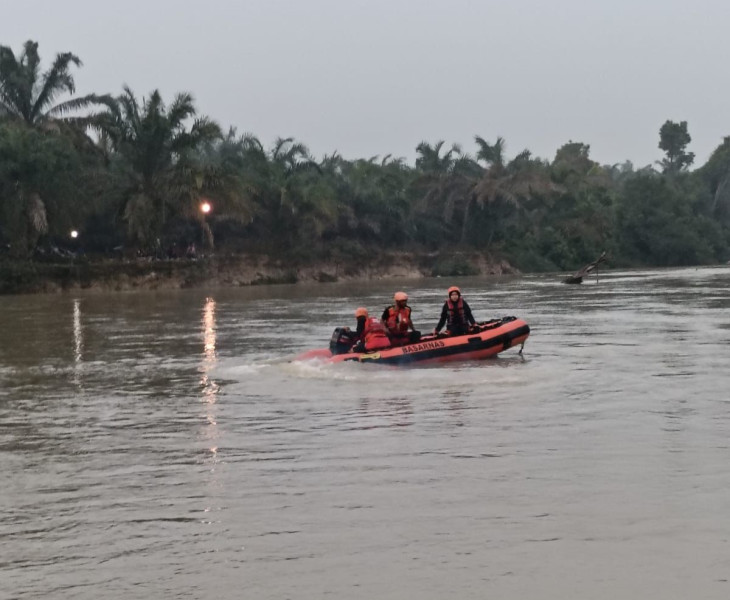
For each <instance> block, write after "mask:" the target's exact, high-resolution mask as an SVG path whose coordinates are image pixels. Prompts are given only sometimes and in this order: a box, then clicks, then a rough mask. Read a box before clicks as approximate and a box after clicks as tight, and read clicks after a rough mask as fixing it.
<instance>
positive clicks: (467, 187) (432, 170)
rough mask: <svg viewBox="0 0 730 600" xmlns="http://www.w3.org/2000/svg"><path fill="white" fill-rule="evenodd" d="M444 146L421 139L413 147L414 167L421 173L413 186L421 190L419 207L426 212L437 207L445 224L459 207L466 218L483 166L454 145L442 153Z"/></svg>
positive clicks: (465, 218) (449, 222)
mask: <svg viewBox="0 0 730 600" xmlns="http://www.w3.org/2000/svg"><path fill="white" fill-rule="evenodd" d="M443 145H444V142H443V141H439V142H437V143H436V144H435V145H434V146H431V145H430V144H428V143H427V142H421V143H420V144H419V145H418V146H417V147H416V151H417V152H418V154H419V156H418V158H417V159H416V168H417V169H418V170H419V171H421V174H420V176H419V177H418V179H417V181H416V184H415V185H416V189H418V188H420V189H422V190H423V192H424V193H423V199H422V206H425V208H426V210H427V211H434V209H435V210H437V211H438V212H439V213H440V218H441V220H442V222H443V223H444V224H445V225H447V226H448V225H450V224H451V222H452V220H453V219H454V214H455V213H456V212H457V211H459V210H460V211H462V212H463V220H464V221H466V220H467V219H468V213H469V206H470V204H471V203H472V197H473V191H474V186H475V184H476V183H477V181H478V180H479V178H480V176H481V174H482V168H481V167H480V166H479V164H478V163H477V161H476V160H474V158H472V157H471V156H469V155H468V154H464V153H462V151H461V148H460V147H459V146H458V145H457V144H453V145H452V146H451V148H450V149H449V150H448V151H446V152H445V153H444V154H443V155H442V154H441V149H442V148H443ZM462 239H463V236H462Z"/></svg>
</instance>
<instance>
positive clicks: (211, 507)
mask: <svg viewBox="0 0 730 600" xmlns="http://www.w3.org/2000/svg"><path fill="white" fill-rule="evenodd" d="M452 283H453V282H452V281H451V280H449V281H445V280H419V281H411V282H397V283H393V282H388V283H377V284H358V285H353V284H348V285H345V284H323V285H319V286H312V287H306V286H272V287H256V288H246V289H237V290H230V289H228V290H206V291H194V290H186V291H175V292H164V293H163V292H159V293H154V292H145V293H119V294H114V295H100V294H94V295H83V294H79V295H63V296H32V297H31V296H25V297H2V298H0V598H53V599H57V598H69V599H70V598H73V599H82V600H85V599H89V600H92V599H93V600H97V599H99V598H123V599H125V600H129V599H133V598H215V599H227V598H244V599H249V598H250V599H255V600H265V599H285V598H291V599H296V600H299V599H320V598H327V597H329V598H336V599H338V600H340V599H342V600H347V599H356V600H361V599H362V600H366V599H367V600H370V599H374V598H377V599H391V598H392V599H396V598H397V599H401V598H409V599H410V598H413V599H425V600H430V599H434V600H435V599H441V598H458V599H471V598H474V599H476V598H520V599H522V598H541V599H552V598H555V599H570V598H576V599H577V598H591V599H598V598H601V599H602V598H605V599H609V598H610V599H621V598H676V599H680V598H699V599H705V598H718V599H721V598H722V599H725V598H728V597H730V583H729V582H728V580H729V579H730V392H729V390H730V376H729V375H728V365H729V359H730V350H729V348H728V343H729V342H730V312H729V310H728V309H729V308H730V268H702V269H685V270H666V271H642V272H636V271H633V272H612V273H606V274H602V275H601V279H600V281H598V283H596V281H595V279H592V280H590V281H587V282H586V283H585V284H584V285H582V286H565V285H561V284H560V283H559V277H557V276H554V275H552V276H547V275H545V276H526V277H520V278H511V279H501V278H496V279H485V278H474V279H464V280H459V281H457V282H456V283H458V284H460V285H461V286H462V289H463V290H464V295H465V298H466V299H467V300H468V301H469V303H470V305H471V307H472V309H473V311H474V313H475V316H476V317H477V319H478V320H486V319H488V318H491V317H498V316H505V315H515V316H519V317H521V318H524V319H525V320H527V321H528V323H529V324H530V325H531V328H532V334H531V336H530V338H529V339H528V341H527V344H526V346H525V350H524V354H523V355H522V356H520V355H519V354H518V353H517V351H516V350H515V349H512V350H510V351H508V352H506V353H504V354H503V355H501V356H500V357H499V358H496V359H492V360H487V361H484V362H478V363H472V364H454V365H450V366H441V367H432V368H410V369H408V368H400V369H398V368H388V367H382V366H377V365H359V364H337V365H327V364H322V363H319V362H289V361H288V359H289V358H291V357H292V356H294V355H296V354H297V353H299V352H301V351H303V350H306V349H309V348H315V347H322V346H326V345H327V342H328V340H329V336H330V333H331V331H332V329H333V327H334V326H335V325H340V324H341V325H350V326H352V325H354V319H353V318H352V312H353V309H354V308H355V307H356V306H359V305H365V306H367V307H369V308H370V309H371V310H372V311H373V312H376V313H377V314H379V313H380V311H382V309H383V307H384V306H385V305H386V304H387V303H388V301H389V299H390V297H391V295H392V293H393V292H394V291H395V290H396V289H400V288H402V289H404V290H405V291H407V292H408V293H409V295H410V297H411V301H410V304H411V305H412V307H413V311H414V321H415V322H416V326H417V327H419V328H420V329H422V330H423V331H429V330H431V329H432V328H433V327H434V325H435V324H436V321H437V318H438V314H439V311H440V305H441V303H442V302H443V300H444V296H445V289H446V287H448V286H449V285H451V284H452Z"/></svg>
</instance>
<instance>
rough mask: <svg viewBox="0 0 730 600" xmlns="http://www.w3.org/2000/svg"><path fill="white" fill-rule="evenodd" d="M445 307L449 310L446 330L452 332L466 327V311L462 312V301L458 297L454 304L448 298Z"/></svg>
mask: <svg viewBox="0 0 730 600" xmlns="http://www.w3.org/2000/svg"><path fill="white" fill-rule="evenodd" d="M446 307H447V308H448V309H449V320H448V321H447V323H446V329H448V330H449V331H453V330H454V329H459V328H461V327H467V326H468V323H467V321H466V311H465V310H464V300H463V299H462V298H461V296H459V299H458V300H457V301H456V304H454V303H453V302H452V301H451V298H449V299H448V300H447V301H446Z"/></svg>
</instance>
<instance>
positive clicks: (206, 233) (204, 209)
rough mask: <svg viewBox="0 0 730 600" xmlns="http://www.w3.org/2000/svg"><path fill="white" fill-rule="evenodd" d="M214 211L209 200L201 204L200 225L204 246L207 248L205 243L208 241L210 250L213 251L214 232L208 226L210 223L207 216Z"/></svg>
mask: <svg viewBox="0 0 730 600" xmlns="http://www.w3.org/2000/svg"><path fill="white" fill-rule="evenodd" d="M211 210H213V207H212V206H211V205H210V202H208V201H207V200H203V201H202V202H201V203H200V213H201V217H200V225H201V228H202V234H203V235H202V238H203V239H202V244H203V246H205V245H206V244H205V242H206V240H207V242H208V244H207V246H208V249H209V250H213V232H212V231H211V230H210V226H209V225H208V222H207V221H206V220H205V216H206V215H207V214H208V213H210V211H211Z"/></svg>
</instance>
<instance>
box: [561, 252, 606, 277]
mask: <svg viewBox="0 0 730 600" xmlns="http://www.w3.org/2000/svg"><path fill="white" fill-rule="evenodd" d="M606 260H607V259H606V251H605V250H604V251H603V252H602V253H601V256H599V257H598V258H597V259H596V260H594V261H593V262H592V263H588V264H587V265H586V266H585V267H583V268H582V269H580V270H578V271H576V272H575V273H573V274H572V275H570V276H569V277H566V278H565V279H563V283H583V278H584V277H585V276H586V275H590V274H591V273H592V272H593V271H594V270H595V269H596V267H597V266H598V265H599V264H601V263H602V262H605V261H606ZM596 278H598V273H596Z"/></svg>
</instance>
